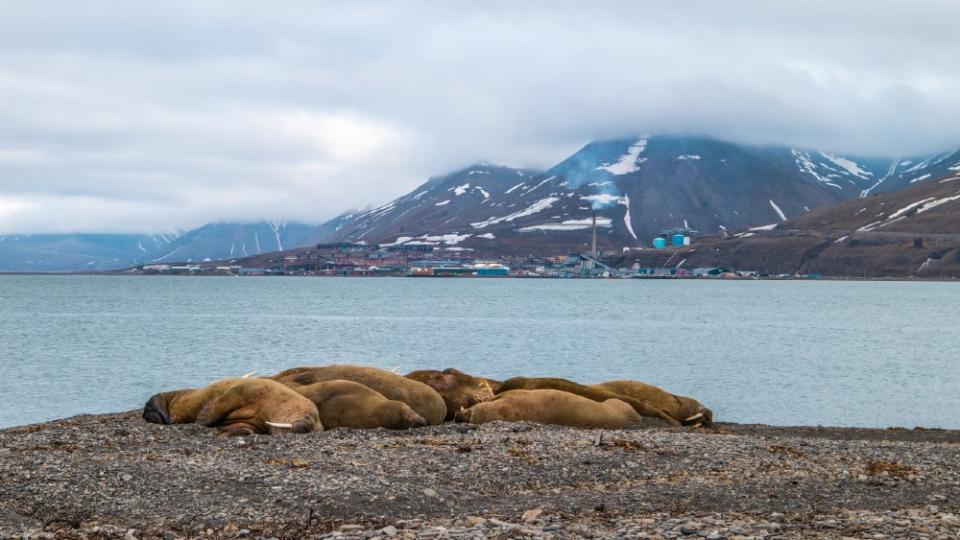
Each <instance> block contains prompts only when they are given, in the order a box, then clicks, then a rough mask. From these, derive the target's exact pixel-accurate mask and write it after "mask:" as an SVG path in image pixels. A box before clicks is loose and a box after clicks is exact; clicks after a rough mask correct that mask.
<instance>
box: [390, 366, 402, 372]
mask: <svg viewBox="0 0 960 540" xmlns="http://www.w3.org/2000/svg"><path fill="white" fill-rule="evenodd" d="M398 371H400V366H393V369H391V370H390V373H396V372H398Z"/></svg>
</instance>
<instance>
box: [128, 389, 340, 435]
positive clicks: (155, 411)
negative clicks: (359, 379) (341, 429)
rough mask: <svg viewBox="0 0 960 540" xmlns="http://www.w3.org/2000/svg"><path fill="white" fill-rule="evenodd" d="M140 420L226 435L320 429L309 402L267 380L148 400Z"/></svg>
mask: <svg viewBox="0 0 960 540" xmlns="http://www.w3.org/2000/svg"><path fill="white" fill-rule="evenodd" d="M143 417H144V420H146V421H147V422H152V423H158V424H186V423H193V422H196V423H199V424H203V425H205V426H208V427H216V428H218V429H219V430H220V431H221V432H223V433H226V434H229V435H243V434H255V433H261V434H268V433H285V432H292V433H306V432H310V431H314V430H316V429H322V427H321V426H320V422H319V413H318V411H317V407H316V405H314V404H313V402H311V401H310V400H309V399H307V398H305V397H303V396H301V395H300V394H297V393H296V392H294V391H293V390H291V389H289V388H287V387H286V386H284V385H282V384H280V383H277V382H276V381H271V380H269V379H224V380H221V381H217V382H215V383H213V384H210V385H208V386H205V387H203V388H196V389H188V390H177V391H173V392H163V393H160V394H157V395H155V396H153V397H152V398H150V400H149V401H148V402H147V405H146V406H145V407H144V412H143Z"/></svg>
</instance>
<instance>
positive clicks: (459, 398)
mask: <svg viewBox="0 0 960 540" xmlns="http://www.w3.org/2000/svg"><path fill="white" fill-rule="evenodd" d="M405 377H407V378H408V379H413V380H415V381H419V382H422V383H424V384H426V385H427V386H429V387H430V388H433V389H434V390H436V391H437V393H438V394H440V396H441V397H443V401H444V403H445V404H446V406H447V420H453V419H454V417H455V415H456V413H457V411H459V410H460V409H469V408H470V407H473V406H474V405H476V404H477V403H482V402H484V401H489V400H490V399H492V398H493V389H492V388H491V387H490V383H488V382H487V380H486V379H483V378H480V377H473V376H471V375H468V374H466V373H464V372H462V371H460V370H458V369H454V368H447V369H445V370H443V371H437V370H422V371H413V372H410V373H407V374H406V375H405Z"/></svg>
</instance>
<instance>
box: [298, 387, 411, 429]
mask: <svg viewBox="0 0 960 540" xmlns="http://www.w3.org/2000/svg"><path fill="white" fill-rule="evenodd" d="M290 388H291V389H293V390H294V391H296V392H297V393H298V394H300V395H302V396H303V397H305V398H307V399H309V400H310V401H312V402H313V403H314V405H316V406H317V410H319V411H320V422H321V423H322V424H323V427H324V429H336V428H341V427H342V428H356V429H374V428H381V427H382V428H386V429H410V428H416V427H423V426H426V425H427V421H426V420H424V419H423V417H422V416H420V415H419V414H417V413H416V412H415V411H414V410H413V409H411V408H410V406H409V405H407V404H406V403H404V402H402V401H396V400H393V399H387V398H385V397H383V394H381V393H380V392H377V391H376V390H373V389H371V388H368V387H366V386H364V385H362V384H360V383H355V382H353V381H344V380H333V381H326V382H318V383H313V384H309V385H306V386H300V385H295V384H292V385H291V386H290Z"/></svg>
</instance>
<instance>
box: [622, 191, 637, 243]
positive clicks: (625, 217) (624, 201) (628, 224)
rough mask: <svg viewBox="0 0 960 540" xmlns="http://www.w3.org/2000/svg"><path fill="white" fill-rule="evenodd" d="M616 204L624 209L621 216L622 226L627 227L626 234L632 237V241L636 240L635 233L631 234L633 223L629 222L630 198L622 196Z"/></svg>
mask: <svg viewBox="0 0 960 540" xmlns="http://www.w3.org/2000/svg"><path fill="white" fill-rule="evenodd" d="M617 202H618V203H619V204H622V205H623V206H624V207H626V211H625V212H624V214H623V224H624V226H626V227H627V232H628V233H630V236H632V237H633V239H634V240H636V239H637V233H635V232H633V222H632V221H630V197H628V196H626V195H624V196H623V197H621V198H620V200H619V201H617Z"/></svg>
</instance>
